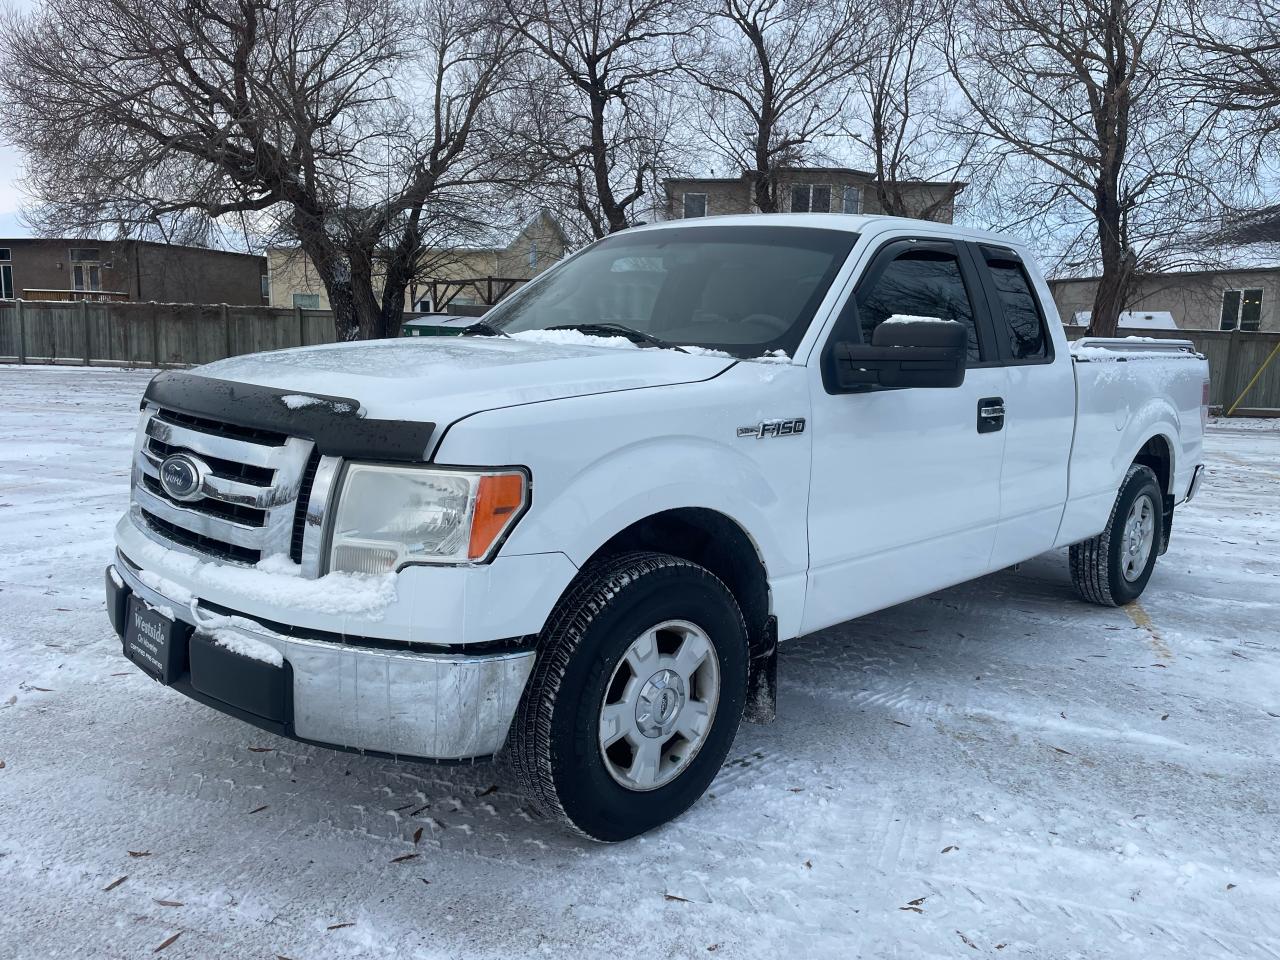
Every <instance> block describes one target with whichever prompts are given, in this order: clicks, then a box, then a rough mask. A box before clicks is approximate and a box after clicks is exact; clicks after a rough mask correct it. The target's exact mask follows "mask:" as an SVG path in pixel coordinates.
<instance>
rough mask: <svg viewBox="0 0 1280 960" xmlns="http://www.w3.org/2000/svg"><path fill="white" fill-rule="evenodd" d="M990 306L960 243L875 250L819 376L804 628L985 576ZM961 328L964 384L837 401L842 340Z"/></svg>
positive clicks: (992, 448) (995, 388) (994, 514)
mask: <svg viewBox="0 0 1280 960" xmlns="http://www.w3.org/2000/svg"><path fill="white" fill-rule="evenodd" d="M988 313H989V305H988V300H987V297H986V294H985V290H984V288H983V286H982V283H981V281H980V279H979V277H978V273H977V269H976V267H975V265H974V264H973V262H972V259H971V257H970V255H969V254H968V252H967V251H966V250H965V248H964V246H963V244H961V243H959V242H953V241H950V240H941V239H934V238H919V239H913V238H909V237H908V238H898V239H892V240H888V241H886V242H884V243H882V244H881V245H879V246H878V248H877V249H876V252H875V253H874V254H873V255H872V257H871V259H870V261H869V263H868V264H867V266H866V268H865V269H864V270H863V271H862V273H861V276H860V277H859V279H858V282H857V284H856V286H855V288H854V291H853V294H852V296H851V297H850V298H849V300H848V302H847V303H846V304H845V305H844V307H843V308H842V310H841V313H840V315H839V316H838V318H837V320H836V321H835V325H834V326H833V327H832V328H831V330H829V331H828V333H827V335H826V341H825V343H824V344H823V346H822V348H821V350H822V353H821V355H820V367H821V369H822V371H823V375H822V376H817V375H816V371H815V378H814V381H813V383H814V387H813V393H812V396H813V403H812V407H811V411H812V414H811V415H812V418H813V425H812V430H811V437H812V440H811V442H812V458H813V460H812V462H813V469H812V475H811V478H810V489H809V590H808V593H807V596H806V600H805V613H804V624H803V629H804V630H805V631H806V632H808V631H811V630H817V629H821V628H822V627H825V626H829V625H831V624H834V623H839V622H841V621H844V620H848V619H850V618H852V617H855V616H860V615H861V614H864V613H867V612H869V611H872V610H878V609H881V608H883V607H887V606H890V605H892V604H894V603H898V602H899V601H902V600H907V599H910V598H912V597H917V596H920V595H922V594H925V593H928V592H930V591H932V590H935V589H938V588H940V587H944V586H948V585H950V584H953V583H958V582H960V581H962V580H967V579H970V578H972V577H975V576H979V575H981V574H983V573H985V572H986V571H987V570H988V569H989V562H990V558H991V551H992V547H993V545H994V542H995V534H996V525H997V524H998V522H999V516H1000V469H1001V461H1002V457H1003V453H1004V432H1003V430H1001V429H1000V422H999V420H998V418H995V417H994V416H987V417H985V418H984V417H983V415H982V411H983V410H984V409H985V410H988V411H990V410H992V409H993V408H997V407H998V406H999V404H1000V403H1001V402H1002V400H1003V397H1004V391H1005V368H1004V367H1003V365H1002V364H1001V362H1000V359H999V356H998V351H997V348H996V345H995V342H994V335H993V332H992V329H991V325H990V317H989V316H988ZM895 314H896V315H907V316H928V317H938V318H940V319H944V320H955V321H958V322H960V323H963V324H964V325H965V326H966V327H967V328H968V331H969V348H968V352H969V359H968V364H967V369H966V372H965V379H964V383H963V384H962V385H961V386H959V387H956V388H937V389H933V388H919V387H913V388H909V389H900V390H881V389H868V390H866V391H865V392H856V393H842V392H839V391H838V390H835V389H833V384H832V383H831V382H830V373H831V367H830V366H829V362H830V358H831V352H832V351H833V349H834V346H835V344H836V343H839V342H842V341H852V342H863V343H869V342H870V340H871V335H872V333H873V331H874V330H875V328H876V326H877V325H878V324H880V323H883V322H884V321H885V320H886V319H888V317H890V316H893V315H895Z"/></svg>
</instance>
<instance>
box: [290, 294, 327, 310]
mask: <svg viewBox="0 0 1280 960" xmlns="http://www.w3.org/2000/svg"><path fill="white" fill-rule="evenodd" d="M293 305H294V306H295V307H301V308H302V309H303V310H319V309H320V294H318V293H295V294H294V295H293Z"/></svg>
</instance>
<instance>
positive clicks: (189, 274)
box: [130, 243, 267, 306]
mask: <svg viewBox="0 0 1280 960" xmlns="http://www.w3.org/2000/svg"><path fill="white" fill-rule="evenodd" d="M130 255H131V259H136V264H137V266H136V270H135V273H134V278H133V279H134V288H133V299H135V300H142V301H154V302H156V303H191V302H194V303H229V304H235V305H238V306H240V305H243V306H254V305H264V304H266V302H267V297H266V294H265V291H264V290H263V283H262V278H263V277H264V276H265V275H266V272H267V260H266V257H260V256H251V255H249V254H243V253H230V252H226V251H222V250H201V249H199V248H195V247H175V246H167V245H165V244H159V243H140V244H136V245H134V246H133V249H132V250H131V251H130Z"/></svg>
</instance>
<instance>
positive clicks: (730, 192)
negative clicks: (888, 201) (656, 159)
mask: <svg viewBox="0 0 1280 960" xmlns="http://www.w3.org/2000/svg"><path fill="white" fill-rule="evenodd" d="M875 183H876V179H875V174H872V173H868V172H867V171H865V170H851V169H849V168H847V167H783V168H782V169H781V170H780V171H779V179H778V201H779V209H780V210H781V211H782V212H790V213H853V214H857V213H864V214H874V213H882V212H883V211H882V210H881V209H880V205H879V202H878V200H877V197H876V190H875ZM663 186H664V187H665V188H666V193H667V202H666V209H665V210H664V211H662V213H663V214H664V217H665V219H669V220H679V219H683V218H686V217H707V216H716V215H719V214H729V213H755V212H756V207H755V202H754V200H753V199H752V190H751V176H750V174H748V173H745V172H744V173H743V174H742V175H741V176H737V177H728V178H716V177H701V178H680V177H674V178H671V179H668V180H664V181H663ZM897 187H898V189H899V190H901V191H902V193H903V195H904V197H905V199H906V201H907V203H908V205H909V206H910V207H911V212H912V216H927V217H928V218H929V219H931V220H936V221H939V222H941V223H951V221H952V219H953V218H954V216H955V198H956V195H957V194H959V193H960V191H961V190H963V189H964V187H965V185H964V184H963V183H960V182H958V181H919V182H911V183H901V184H898V185H897Z"/></svg>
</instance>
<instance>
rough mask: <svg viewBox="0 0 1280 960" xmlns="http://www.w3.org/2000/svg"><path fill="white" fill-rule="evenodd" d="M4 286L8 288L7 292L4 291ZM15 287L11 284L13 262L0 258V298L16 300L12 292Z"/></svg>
mask: <svg viewBox="0 0 1280 960" xmlns="http://www.w3.org/2000/svg"><path fill="white" fill-rule="evenodd" d="M5 287H8V288H9V292H8V294H6V293H5ZM16 289H17V288H16V287H14V285H13V262H12V261H10V260H0V300H17V299H18V298H17V296H15V294H14V291H15V290H16Z"/></svg>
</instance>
